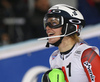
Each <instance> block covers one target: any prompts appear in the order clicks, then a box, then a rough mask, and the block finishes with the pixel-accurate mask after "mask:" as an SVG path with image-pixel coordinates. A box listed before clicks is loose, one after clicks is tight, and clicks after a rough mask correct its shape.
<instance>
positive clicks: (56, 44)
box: [51, 37, 64, 47]
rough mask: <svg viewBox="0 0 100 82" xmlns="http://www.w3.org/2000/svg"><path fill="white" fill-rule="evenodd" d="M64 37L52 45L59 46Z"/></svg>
mask: <svg viewBox="0 0 100 82" xmlns="http://www.w3.org/2000/svg"><path fill="white" fill-rule="evenodd" d="M63 38H64V37H60V39H59V40H58V41H57V42H55V43H53V44H51V45H54V46H56V47H58V46H59V45H60V44H61V42H62V39H63Z"/></svg>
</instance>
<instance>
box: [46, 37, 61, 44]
mask: <svg viewBox="0 0 100 82" xmlns="http://www.w3.org/2000/svg"><path fill="white" fill-rule="evenodd" d="M58 40H59V39H58V38H50V39H49V40H48V42H49V43H50V44H54V43H55V42H57V41H58Z"/></svg>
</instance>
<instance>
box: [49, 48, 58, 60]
mask: <svg viewBox="0 0 100 82" xmlns="http://www.w3.org/2000/svg"><path fill="white" fill-rule="evenodd" d="M58 53H59V50H55V51H54V52H53V53H52V54H51V56H50V60H53V59H55V58H56V56H57V55H58Z"/></svg>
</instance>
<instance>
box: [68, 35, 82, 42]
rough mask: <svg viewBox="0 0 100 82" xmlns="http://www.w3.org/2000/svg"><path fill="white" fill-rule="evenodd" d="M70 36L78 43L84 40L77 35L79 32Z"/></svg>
mask: <svg viewBox="0 0 100 82" xmlns="http://www.w3.org/2000/svg"><path fill="white" fill-rule="evenodd" d="M70 37H71V38H72V39H73V40H74V41H75V42H76V43H77V42H78V43H79V42H82V41H83V40H82V39H81V38H80V37H79V36H77V34H73V35H70Z"/></svg>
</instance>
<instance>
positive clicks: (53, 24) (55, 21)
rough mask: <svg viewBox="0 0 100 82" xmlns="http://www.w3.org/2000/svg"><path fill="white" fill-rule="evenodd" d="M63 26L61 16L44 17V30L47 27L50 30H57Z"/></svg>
mask: <svg viewBox="0 0 100 82" xmlns="http://www.w3.org/2000/svg"><path fill="white" fill-rule="evenodd" d="M63 24H64V18H63V17H62V16H45V17H44V28H45V29H46V27H47V26H49V27H50V28H59V27H61V26H62V25H63Z"/></svg>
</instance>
